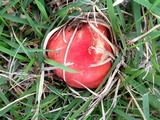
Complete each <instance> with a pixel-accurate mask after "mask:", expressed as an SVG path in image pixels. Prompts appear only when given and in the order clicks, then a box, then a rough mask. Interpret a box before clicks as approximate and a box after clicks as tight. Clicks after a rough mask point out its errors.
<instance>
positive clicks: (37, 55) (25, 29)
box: [0, 0, 160, 120]
mask: <svg viewBox="0 0 160 120" xmlns="http://www.w3.org/2000/svg"><path fill="white" fill-rule="evenodd" d="M117 2H118V1H116V2H115V1H113V0H99V1H96V2H93V1H90V0H79V1H77V2H71V1H70V0H68V1H65V2H64V1H63V0H59V1H58V2H55V1H50V0H35V1H32V0H25V1H22V0H19V1H18V0H10V1H3V0H2V1H0V118H1V119H4V120H7V119H9V120H11V119H13V120H21V119H24V120H28V119H35V120H36V119H52V120H56V119H67V120H73V119H83V120H92V119H97V120H99V119H101V120H102V119H103V120H104V119H108V120H113V119H116V120H122V119H126V120H137V119H144V120H158V119H160V50H159V49H160V37H159V36H160V31H159V29H160V20H159V18H160V13H159V11H160V1H159V0H145V1H141V0H131V1H129V0H128V2H120V3H118V4H115V3H117ZM113 5H115V6H113ZM107 6H108V7H107ZM73 7H74V8H76V7H79V8H82V9H81V10H82V11H76V10H74V9H73ZM71 8H72V9H73V11H72V13H68V11H69V10H71ZM89 11H97V12H99V13H100V14H102V15H103V13H105V14H107V16H103V17H107V18H108V19H109V21H110V23H111V26H112V28H113V32H114V34H115V38H116V43H117V45H118V47H119V55H118V56H117V57H116V59H115V60H114V63H113V66H112V69H111V70H110V72H109V74H108V75H107V76H106V78H105V80H104V82H103V83H102V84H101V85H100V86H99V87H98V88H97V89H95V90H94V89H93V90H90V89H86V90H81V89H73V88H70V87H68V86H67V85H66V84H65V83H64V82H63V81H61V80H59V78H57V76H55V75H54V73H53V71H52V70H50V69H55V68H53V67H51V66H50V65H55V66H57V67H59V68H62V69H64V70H67V71H71V72H76V71H74V70H72V69H69V68H68V67H65V66H63V65H60V64H58V63H56V62H54V61H52V62H51V61H50V60H48V59H46V58H44V57H43V52H44V50H43V47H42V46H43V44H44V39H45V37H46V35H47V34H48V33H49V31H51V30H52V29H54V28H56V27H58V26H60V25H62V24H63V23H64V22H66V21H67V20H68V19H69V17H70V16H78V15H80V13H81V12H83V13H85V12H86V13H88V12H89ZM107 80H108V83H107ZM109 82H110V84H109ZM109 85H111V86H109Z"/></svg>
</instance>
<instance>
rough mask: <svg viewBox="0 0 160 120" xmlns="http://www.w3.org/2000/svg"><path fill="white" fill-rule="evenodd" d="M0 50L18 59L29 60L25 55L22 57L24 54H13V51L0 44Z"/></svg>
mask: <svg viewBox="0 0 160 120" xmlns="http://www.w3.org/2000/svg"><path fill="white" fill-rule="evenodd" d="M0 51H1V52H3V53H6V54H8V55H10V56H12V57H15V58H17V59H19V60H22V61H29V59H28V58H26V57H24V56H22V55H20V54H15V52H14V51H12V50H9V49H7V48H5V47H3V46H0Z"/></svg>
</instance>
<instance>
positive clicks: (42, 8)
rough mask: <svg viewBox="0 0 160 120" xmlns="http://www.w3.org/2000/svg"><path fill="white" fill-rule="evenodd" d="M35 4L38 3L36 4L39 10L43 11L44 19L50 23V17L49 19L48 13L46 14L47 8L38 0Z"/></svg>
mask: <svg viewBox="0 0 160 120" xmlns="http://www.w3.org/2000/svg"><path fill="white" fill-rule="evenodd" d="M35 2H36V4H37V6H38V8H39V10H40V11H41V13H42V15H43V16H44V18H45V19H46V20H47V21H49V17H48V15H47V12H46V10H45V8H44V5H42V3H41V2H40V1H38V0H35Z"/></svg>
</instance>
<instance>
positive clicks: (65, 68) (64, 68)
mask: <svg viewBox="0 0 160 120" xmlns="http://www.w3.org/2000/svg"><path fill="white" fill-rule="evenodd" d="M44 62H45V63H47V64H49V65H53V66H54V67H56V68H60V69H62V70H65V71H66V72H70V73H78V72H77V71H76V70H73V69H71V68H69V67H66V66H64V65H62V64H60V63H58V62H56V61H53V60H51V59H45V60H44Z"/></svg>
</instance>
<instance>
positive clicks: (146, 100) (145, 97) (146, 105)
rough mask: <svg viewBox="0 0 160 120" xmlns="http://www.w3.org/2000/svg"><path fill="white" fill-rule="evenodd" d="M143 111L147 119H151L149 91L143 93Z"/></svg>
mask: <svg viewBox="0 0 160 120" xmlns="http://www.w3.org/2000/svg"><path fill="white" fill-rule="evenodd" d="M143 112H144V115H145V117H146V119H147V120H149V119H150V117H149V116H150V111H149V96H148V93H146V94H144V95H143Z"/></svg>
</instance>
